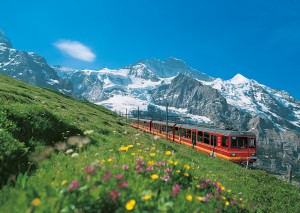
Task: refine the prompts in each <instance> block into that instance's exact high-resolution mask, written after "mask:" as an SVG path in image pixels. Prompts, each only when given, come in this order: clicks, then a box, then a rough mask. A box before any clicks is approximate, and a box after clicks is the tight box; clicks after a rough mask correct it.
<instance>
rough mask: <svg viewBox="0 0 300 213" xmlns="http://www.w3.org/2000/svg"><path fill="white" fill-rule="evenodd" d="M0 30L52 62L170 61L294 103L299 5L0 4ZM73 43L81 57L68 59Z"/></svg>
mask: <svg viewBox="0 0 300 213" xmlns="http://www.w3.org/2000/svg"><path fill="white" fill-rule="evenodd" d="M0 29H2V30H3V31H4V33H5V34H6V36H7V37H9V38H10V40H11V42H12V44H13V46H14V47H15V48H16V49H21V50H25V51H32V52H36V53H38V54H40V55H41V56H43V57H45V58H46V60H47V61H48V63H49V64H50V65H55V64H60V65H63V66H68V67H73V68H92V69H101V68H104V67H108V68H120V67H123V66H126V65H129V64H134V63H135V62H136V61H137V60H139V59H148V58H152V57H155V58H159V59H166V58H168V57H175V58H179V59H181V60H183V61H185V62H186V63H187V64H188V65H189V66H191V67H193V68H195V69H197V70H199V71H201V72H204V73H206V74H208V75H210V76H212V77H220V78H222V79H230V78H232V77H233V76H234V75H235V74H237V73H241V74H242V75H244V76H246V77H248V78H250V79H255V80H257V81H258V82H260V83H262V84H265V85H267V86H270V87H272V88H276V89H281V90H286V91H288V92H289V93H290V94H291V95H293V96H294V97H295V98H297V99H298V100H300V1H298V0H284V1H282V0H263V1H262V0H242V1H241V0H218V1H217V0H209V1H202V0H189V1H186V0H185V1H183V0H139V1H137V0H126V1H125V0H106V1H103V0H98V1H97V0H85V1H74V0H73V1H72V0H70V1H67V0H59V1H57V0H52V1H47V2H44V1H40V0H39V1H35V0H27V1H20V0H18V1H16V0H10V1H5V2H2V3H1V12H0ZM74 45H75V46H76V48H77V51H78V52H81V53H86V54H84V55H81V56H78V57H76V55H73V56H72V55H70V54H69V53H70V52H69V53H68V50H70V48H73V47H74ZM80 45H81V46H80ZM81 48H83V49H81ZM59 49H60V50H59ZM62 50H63V51H62Z"/></svg>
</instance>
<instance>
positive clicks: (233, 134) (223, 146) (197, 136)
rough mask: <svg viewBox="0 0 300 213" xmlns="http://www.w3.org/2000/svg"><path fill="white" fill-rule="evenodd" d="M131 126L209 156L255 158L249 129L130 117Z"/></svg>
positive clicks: (240, 159)
mask: <svg viewBox="0 0 300 213" xmlns="http://www.w3.org/2000/svg"><path fill="white" fill-rule="evenodd" d="M130 124H131V126H132V127H134V128H138V129H141V130H143V131H145V132H150V133H152V134H155V135H159V136H161V137H166V131H168V140H170V141H173V142H176V143H179V144H184V145H186V146H190V147H192V148H193V149H195V150H198V151H201V152H203V153H206V154H209V155H210V156H213V157H217V158H223V159H226V160H229V161H232V162H237V163H247V164H248V163H253V162H255V161H256V159H257V157H256V136H255V134H253V133H252V132H241V131H231V130H222V129H214V128H210V127H201V126H192V125H185V124H176V123H168V128H167V127H166V123H165V122H161V121H153V120H145V119H136V118H133V119H131V123H130Z"/></svg>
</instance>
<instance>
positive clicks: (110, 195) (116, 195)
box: [108, 189, 121, 201]
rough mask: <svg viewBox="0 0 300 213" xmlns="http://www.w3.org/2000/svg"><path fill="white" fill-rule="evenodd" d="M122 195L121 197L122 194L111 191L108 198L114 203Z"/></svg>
mask: <svg viewBox="0 0 300 213" xmlns="http://www.w3.org/2000/svg"><path fill="white" fill-rule="evenodd" d="M120 195H121V194H120V193H119V192H118V191H117V190H115V189H113V190H111V192H110V193H109V195H108V197H109V198H110V199H111V200H112V201H114V200H115V199H116V198H118V197H120Z"/></svg>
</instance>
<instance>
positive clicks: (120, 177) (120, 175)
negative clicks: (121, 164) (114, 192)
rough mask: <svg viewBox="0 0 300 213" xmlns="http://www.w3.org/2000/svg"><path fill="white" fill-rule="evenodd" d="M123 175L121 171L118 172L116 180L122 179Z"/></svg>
mask: <svg viewBox="0 0 300 213" xmlns="http://www.w3.org/2000/svg"><path fill="white" fill-rule="evenodd" d="M122 177H123V175H122V174H120V173H119V174H116V176H115V178H116V180H121V179H122Z"/></svg>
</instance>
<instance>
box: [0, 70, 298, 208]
mask: <svg viewBox="0 0 300 213" xmlns="http://www.w3.org/2000/svg"><path fill="white" fill-rule="evenodd" d="M0 103H1V104H0V145H1V146H0V184H1V188H0V211H1V212H9V213H10V212H300V200H299V188H297V187H295V186H293V185H291V184H289V183H286V182H283V181H280V180H278V179H276V178H274V177H273V176H271V175H269V174H267V173H266V172H265V171H261V170H250V169H245V168H243V167H241V166H239V165H236V164H234V163H231V162H227V161H225V160H221V159H215V158H210V157H209V156H207V155H205V154H203V153H200V152H196V151H194V150H192V149H191V148H188V147H185V146H182V145H179V144H175V143H171V142H169V141H167V140H165V139H164V138H159V137H157V136H153V135H151V134H149V133H144V132H141V131H140V130H137V129H133V128H131V127H130V126H128V125H127V124H126V123H125V119H124V118H123V117H120V116H119V115H117V114H116V113H114V112H112V111H110V110H108V109H105V108H103V107H101V106H97V105H94V104H91V103H88V102H83V101H78V100H74V99H73V98H70V97H67V96H64V95H61V94H59V93H57V92H54V91H51V90H48V89H44V88H39V87H34V86H31V85H28V84H25V83H22V82H20V81H17V80H15V79H13V78H10V77H7V76H4V75H0Z"/></svg>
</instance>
